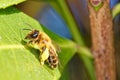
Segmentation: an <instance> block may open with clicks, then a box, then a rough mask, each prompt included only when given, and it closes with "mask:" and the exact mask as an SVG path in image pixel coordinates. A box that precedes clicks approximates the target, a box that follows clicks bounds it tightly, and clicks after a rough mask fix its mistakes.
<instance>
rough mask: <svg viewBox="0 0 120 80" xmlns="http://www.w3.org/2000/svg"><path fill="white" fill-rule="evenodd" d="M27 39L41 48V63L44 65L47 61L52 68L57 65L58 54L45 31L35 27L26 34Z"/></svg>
mask: <svg viewBox="0 0 120 80" xmlns="http://www.w3.org/2000/svg"><path fill="white" fill-rule="evenodd" d="M25 39H27V40H29V43H30V44H32V45H37V46H38V48H39V50H40V56H39V59H40V63H41V65H44V62H45V61H46V62H47V63H48V64H49V65H50V67H51V68H55V67H57V65H58V63H59V61H58V55H57V50H56V48H55V47H54V45H53V43H52V40H51V38H50V37H49V36H48V35H47V34H46V33H44V32H41V31H39V30H36V29H33V30H30V32H29V33H28V34H27V35H26V37H25Z"/></svg>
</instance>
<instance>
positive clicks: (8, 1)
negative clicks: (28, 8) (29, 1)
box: [0, 0, 25, 9]
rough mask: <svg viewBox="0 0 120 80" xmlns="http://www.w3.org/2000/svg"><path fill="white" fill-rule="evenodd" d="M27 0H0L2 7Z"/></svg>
mask: <svg viewBox="0 0 120 80" xmlns="http://www.w3.org/2000/svg"><path fill="white" fill-rule="evenodd" d="M23 1H25V0H0V9H1V8H6V7H8V6H11V5H17V4H19V3H21V2H23Z"/></svg>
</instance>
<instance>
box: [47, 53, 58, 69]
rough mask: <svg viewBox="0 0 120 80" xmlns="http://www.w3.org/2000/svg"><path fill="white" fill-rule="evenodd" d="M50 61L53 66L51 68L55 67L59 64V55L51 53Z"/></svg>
mask: <svg viewBox="0 0 120 80" xmlns="http://www.w3.org/2000/svg"><path fill="white" fill-rule="evenodd" d="M48 63H49V65H50V66H51V68H55V67H57V65H58V57H57V56H55V55H50V56H49V58H48Z"/></svg>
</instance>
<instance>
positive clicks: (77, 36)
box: [55, 0, 85, 46]
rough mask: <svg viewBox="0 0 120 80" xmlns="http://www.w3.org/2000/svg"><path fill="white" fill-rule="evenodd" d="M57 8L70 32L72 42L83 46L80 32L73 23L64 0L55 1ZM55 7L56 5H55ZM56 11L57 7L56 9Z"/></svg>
mask: <svg viewBox="0 0 120 80" xmlns="http://www.w3.org/2000/svg"><path fill="white" fill-rule="evenodd" d="M56 2H57V6H59V9H60V10H59V12H60V11H61V12H62V13H61V15H62V16H63V18H64V20H65V21H66V23H67V25H68V27H69V30H70V32H71V35H72V37H73V40H74V41H75V42H77V43H78V44H79V45H82V46H84V45H85V43H84V41H83V38H82V36H81V33H80V31H79V30H78V28H77V25H76V23H75V20H74V18H73V16H72V15H71V13H70V11H69V8H68V6H67V4H66V2H65V0H56ZM55 6H56V5H55ZM56 8H57V9H58V7H56Z"/></svg>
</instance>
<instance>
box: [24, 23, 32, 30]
mask: <svg viewBox="0 0 120 80" xmlns="http://www.w3.org/2000/svg"><path fill="white" fill-rule="evenodd" d="M25 24H26V25H28V26H29V27H30V28H31V30H33V27H32V26H31V25H30V24H28V23H25ZM29 30H30V29H29Z"/></svg>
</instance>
